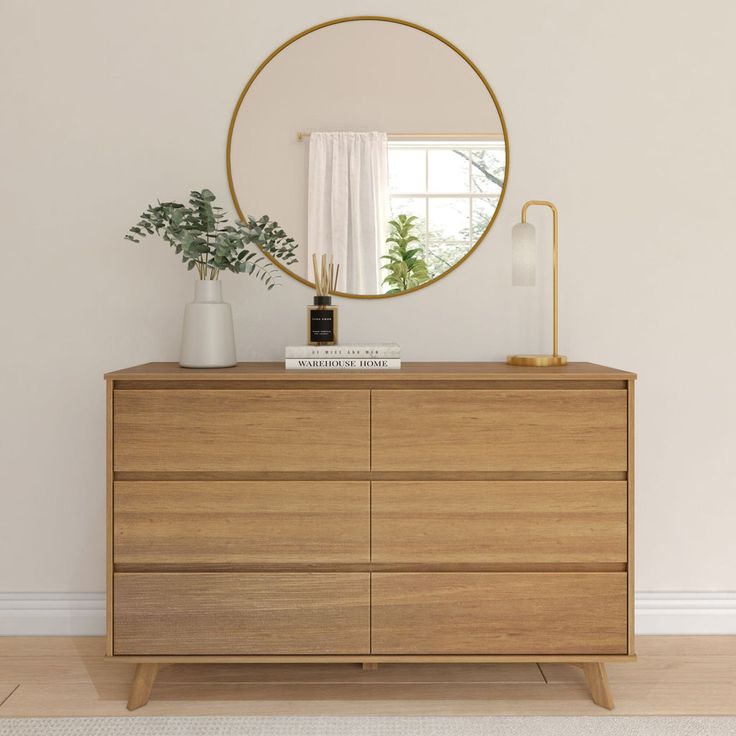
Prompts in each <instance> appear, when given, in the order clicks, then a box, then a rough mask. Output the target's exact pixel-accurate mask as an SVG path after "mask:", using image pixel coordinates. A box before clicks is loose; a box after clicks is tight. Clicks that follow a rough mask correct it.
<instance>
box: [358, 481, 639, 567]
mask: <svg viewBox="0 0 736 736" xmlns="http://www.w3.org/2000/svg"><path fill="white" fill-rule="evenodd" d="M372 488H373V491H372V498H373V504H372V549H373V561H374V562H387V563H388V562H396V563H435V564H440V563H445V564H453V563H456V564H457V563H496V564H497V563H567V562H578V563H596V562H597V563H611V562H625V561H626V559H627V546H628V543H627V534H626V513H627V496H626V491H627V486H626V482H622V481H619V482H615V481H613V482H590V481H588V482H563V481H499V482H478V481H470V482H452V481H443V482H436V481H434V482H432V481H405V482H400V481H392V482H374V483H373V486H372Z"/></svg>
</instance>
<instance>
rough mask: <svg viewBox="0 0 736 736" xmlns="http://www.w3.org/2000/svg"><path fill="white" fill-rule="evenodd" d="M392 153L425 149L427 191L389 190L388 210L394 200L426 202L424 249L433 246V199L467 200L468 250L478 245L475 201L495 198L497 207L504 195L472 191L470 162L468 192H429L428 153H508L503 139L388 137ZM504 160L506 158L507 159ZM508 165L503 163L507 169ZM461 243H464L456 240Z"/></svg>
mask: <svg viewBox="0 0 736 736" xmlns="http://www.w3.org/2000/svg"><path fill="white" fill-rule="evenodd" d="M388 148H389V150H401V149H414V150H416V149H423V150H424V190H425V191H424V192H391V191H389V211H392V210H393V208H392V207H391V200H393V199H394V198H397V199H398V198H402V199H409V198H411V199H420V200H424V243H423V244H424V246H425V247H426V248H429V247H430V243H429V202H430V200H431V199H468V200H470V201H469V220H468V240H467V246H468V249H470V248H472V247H473V246H474V245H475V242H476V241H473V236H472V230H473V212H474V208H473V205H474V200H475V199H495V200H496V207H498V200H499V199H500V197H501V192H499V193H498V194H492V193H489V192H474V191H473V165H472V163H471V162H468V190H467V191H465V192H449V191H448V192H430V191H429V152H430V150H441V151H443V150H444V151H456V150H467V151H477V150H480V149H483V148H488V149H495V150H499V151H503V152H504V154H505V144H504V141H503V138H502V137H500V136H499V137H498V139H495V138H492V139H482V140H456V141H453V140H445V139H426V138H425V139H423V138H417V139H415V140H408V139H405V138H403V137H402V138H399V139H393V140H392V139H391V137H390V136H389V140H388ZM504 158H505V156H504ZM505 164H506V162H505V161H504V167H505ZM456 242H461V241H456Z"/></svg>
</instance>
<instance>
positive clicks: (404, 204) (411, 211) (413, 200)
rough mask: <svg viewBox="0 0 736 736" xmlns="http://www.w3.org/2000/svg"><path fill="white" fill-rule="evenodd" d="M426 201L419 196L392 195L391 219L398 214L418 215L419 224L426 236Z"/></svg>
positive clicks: (422, 234) (422, 233)
mask: <svg viewBox="0 0 736 736" xmlns="http://www.w3.org/2000/svg"><path fill="white" fill-rule="evenodd" d="M425 201H426V200H425V199H420V198H419V197H391V219H392V220H393V219H394V218H395V217H396V216H397V215H416V216H417V217H418V218H419V220H418V221H417V225H418V226H419V229H420V231H421V236H422V238H424V220H425V215H426V212H425V204H424V203H425ZM420 221H421V222H420Z"/></svg>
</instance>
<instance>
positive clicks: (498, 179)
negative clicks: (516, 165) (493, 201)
mask: <svg viewBox="0 0 736 736" xmlns="http://www.w3.org/2000/svg"><path fill="white" fill-rule="evenodd" d="M471 160H472V162H473V167H472V169H471V177H472V180H473V182H472V187H473V191H474V192H483V193H486V192H487V193H489V194H500V192H501V186H502V184H503V178H504V171H505V168H506V152H505V151H504V150H503V148H485V149H482V150H478V151H473V153H472V159H471Z"/></svg>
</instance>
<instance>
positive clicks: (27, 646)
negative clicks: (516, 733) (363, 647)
mask: <svg viewBox="0 0 736 736" xmlns="http://www.w3.org/2000/svg"><path fill="white" fill-rule="evenodd" d="M103 650H104V644H103V640H102V639H98V638H96V637H87V638H41V637H33V638H32V637H5V638H2V637H0V717H3V716H5V717H12V716H92V715H125V714H127V713H128V711H127V710H126V708H125V701H126V699H127V696H128V687H129V684H130V680H131V677H132V674H133V665H129V664H126V663H123V662H112V661H109V660H106V659H104V657H103ZM637 650H638V654H639V661H638V662H636V663H633V664H611V665H609V666H608V667H609V675H610V680H611V686H612V688H613V694H614V697H615V699H616V709H615V710H614V711H612V713H613V714H614V715H626V714H697V715H706V714H731V715H733V714H736V636H731V637H716V636H711V637H708V636H702V637H697V636H691V637H673V636H667V637H664V636H662V637H640V638H639V639H638V641H637ZM263 714H272V715H275V714H278V715H338V714H339V715H359V714H371V715H378V714H380V715H391V714H395V715H501V714H505V715H519V714H524V715H539V714H555V715H599V716H601V717H605V716H607V715H609V711H606V710H603V709H602V708H598V707H596V706H595V705H593V703H592V702H591V700H590V696H589V694H588V690H587V688H586V686H585V682H584V680H583V674H582V672H581V671H580V670H579V669H577V668H575V667H570V666H565V665H542V666H537V665H534V664H511V665H502V664H498V665H493V664H489V665H412V666H409V665H396V664H395V665H381V667H379V669H378V670H376V671H366V672H364V671H363V670H362V669H361V668H360V666H359V665H172V666H166V667H162V668H161V672H160V674H159V676H158V679H157V681H156V684H155V685H154V688H153V695H152V697H151V702H150V703H149V704H148V705H147V706H145V707H144V708H141V709H140V710H137V711H135V713H134V714H132V715H133V717H135V716H137V715H141V716H143V715H263Z"/></svg>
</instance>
